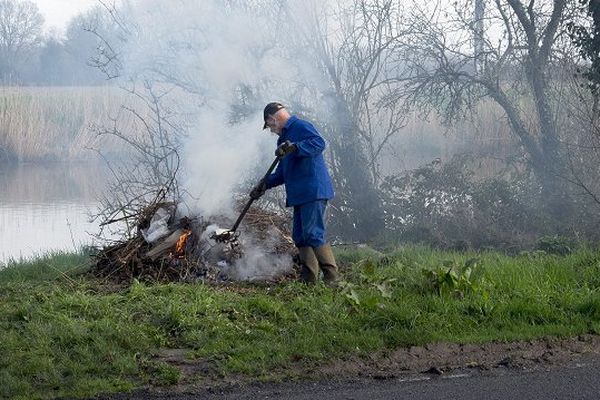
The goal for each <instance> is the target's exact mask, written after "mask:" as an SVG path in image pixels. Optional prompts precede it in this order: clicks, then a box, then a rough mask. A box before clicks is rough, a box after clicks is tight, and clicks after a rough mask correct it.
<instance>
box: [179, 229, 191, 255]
mask: <svg viewBox="0 0 600 400" xmlns="http://www.w3.org/2000/svg"><path fill="white" fill-rule="evenodd" d="M191 234H192V231H190V230H186V231H184V232H183V233H182V234H181V236H179V240H177V244H176V245H175V255H177V256H183V255H184V252H185V244H186V243H187V240H188V238H189V237H190V235H191Z"/></svg>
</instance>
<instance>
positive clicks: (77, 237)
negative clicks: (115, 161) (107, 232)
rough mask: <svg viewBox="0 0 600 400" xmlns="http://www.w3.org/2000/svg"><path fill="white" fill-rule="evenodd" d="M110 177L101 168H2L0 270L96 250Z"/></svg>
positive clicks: (81, 164) (0, 184)
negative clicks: (98, 214) (93, 218)
mask: <svg viewBox="0 0 600 400" xmlns="http://www.w3.org/2000/svg"><path fill="white" fill-rule="evenodd" d="M107 176H108V174H107V173H106V171H105V168H102V165H99V164H97V163H90V164H87V163H78V164H44V165H39V164H25V165H15V166H6V165H0V266H1V265H2V264H3V263H6V262H7V261H8V260H9V259H15V260H19V259H21V258H24V259H27V258H31V257H34V256H36V255H44V254H47V253H48V252H52V251H58V250H64V251H74V250H76V249H77V248H79V247H80V246H81V245H86V244H92V243H93V237H92V236H91V235H90V234H94V233H97V232H98V224H97V223H94V222H90V217H89V215H90V212H94V211H95V209H96V208H97V206H98V198H99V196H100V195H101V194H102V192H103V190H104V188H105V184H106V181H107Z"/></svg>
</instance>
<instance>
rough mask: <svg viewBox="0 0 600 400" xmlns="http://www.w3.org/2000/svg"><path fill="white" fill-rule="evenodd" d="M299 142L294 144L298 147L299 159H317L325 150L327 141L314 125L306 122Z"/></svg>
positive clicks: (300, 133)
mask: <svg viewBox="0 0 600 400" xmlns="http://www.w3.org/2000/svg"><path fill="white" fill-rule="evenodd" d="M298 136H299V137H298V140H297V141H296V142H295V143H294V144H295V145H296V147H297V149H298V150H297V152H296V154H297V155H298V156H299V157H315V156H317V155H319V154H321V153H322V152H323V150H325V139H323V137H322V136H321V135H319V132H317V130H316V129H315V127H314V126H312V124H310V123H307V122H305V123H304V124H302V128H301V130H300V132H299V135H298Z"/></svg>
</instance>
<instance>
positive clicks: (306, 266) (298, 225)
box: [292, 206, 319, 283]
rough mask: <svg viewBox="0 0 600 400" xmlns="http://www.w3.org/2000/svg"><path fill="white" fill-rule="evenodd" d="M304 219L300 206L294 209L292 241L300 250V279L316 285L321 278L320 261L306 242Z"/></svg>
mask: <svg viewBox="0 0 600 400" xmlns="http://www.w3.org/2000/svg"><path fill="white" fill-rule="evenodd" d="M302 228H303V226H302V217H301V210H300V206H295V207H294V223H293V228H292V239H293V240H294V243H295V244H296V247H297V248H298V254H299V256H300V263H301V264H302V269H301V270H300V279H302V280H303V281H304V282H311V283H314V282H316V281H317V279H318V278H319V261H318V260H317V257H316V256H315V253H314V251H313V248H312V247H310V246H308V245H307V244H306V242H305V241H304V235H303V229H302Z"/></svg>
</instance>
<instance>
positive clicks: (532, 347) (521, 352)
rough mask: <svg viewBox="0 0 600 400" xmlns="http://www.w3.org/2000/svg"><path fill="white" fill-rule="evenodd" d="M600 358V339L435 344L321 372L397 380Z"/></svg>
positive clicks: (334, 365) (334, 364)
mask: <svg viewBox="0 0 600 400" xmlns="http://www.w3.org/2000/svg"><path fill="white" fill-rule="evenodd" d="M592 353H593V354H598V355H600V336H597V335H581V336H578V337H576V338H568V339H558V338H546V339H542V340H530V341H521V342H512V343H484V344H454V343H435V344H429V345H426V346H413V347H410V348H401V349H397V350H395V351H393V352H391V353H388V354H378V355H374V356H372V357H370V358H369V359H349V360H340V361H335V362H332V363H330V364H328V365H326V366H322V367H320V368H319V371H320V372H321V374H323V375H327V376H349V377H369V378H376V379H385V378H393V377H395V376H397V375H400V374H406V373H433V374H444V373H448V372H451V371H453V370H457V369H464V368H478V369H493V368H517V369H533V368H535V367H537V366H544V367H545V366H551V365H563V364H566V363H569V362H571V361H573V360H574V359H577V358H579V357H581V356H582V355H585V354H592Z"/></svg>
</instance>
